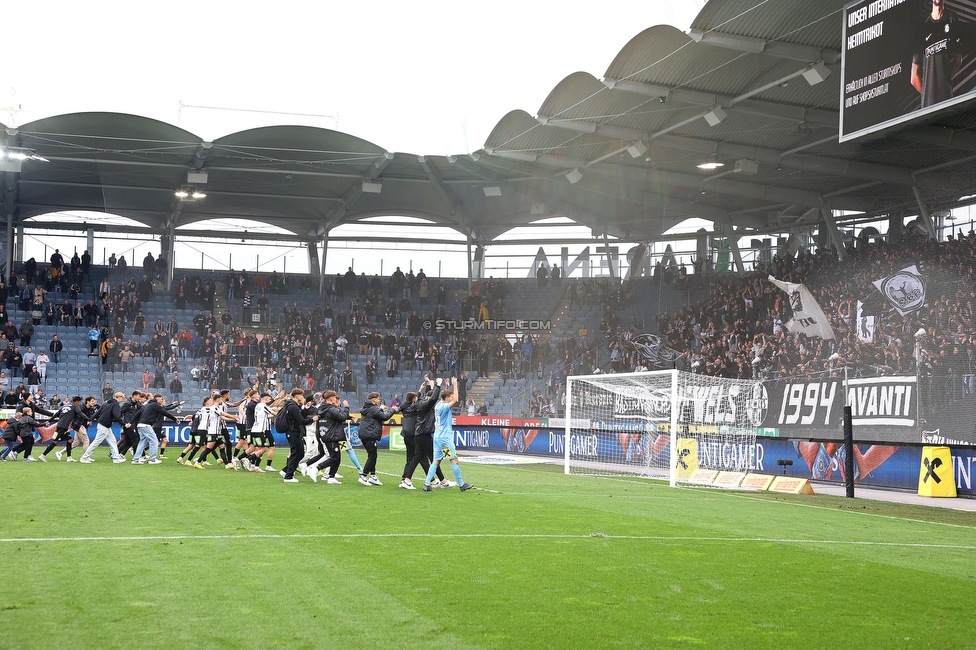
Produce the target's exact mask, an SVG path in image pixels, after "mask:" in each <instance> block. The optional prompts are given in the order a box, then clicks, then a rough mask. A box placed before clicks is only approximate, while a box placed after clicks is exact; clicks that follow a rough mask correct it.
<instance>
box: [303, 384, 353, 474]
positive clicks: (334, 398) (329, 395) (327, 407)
mask: <svg viewBox="0 0 976 650" xmlns="http://www.w3.org/2000/svg"><path fill="white" fill-rule="evenodd" d="M322 397H323V402H324V404H323V405H322V406H321V407H320V408H319V421H318V422H319V424H318V427H317V428H318V438H319V440H320V441H321V443H322V445H323V446H324V447H325V451H326V452H327V453H328V454H329V468H328V478H327V479H326V482H327V483H329V484H330V485H339V476H338V474H336V472H338V471H339V462H340V461H341V460H342V452H341V451H340V450H339V445H340V443H342V442H345V440H346V421H348V420H349V402H348V401H347V400H343V401H342V405H341V406H340V405H339V396H338V395H337V394H336V392H335V391H334V390H327V391H325V393H324V394H323V395H322ZM324 457H325V454H324V453H322V454H319V455H318V456H316V457H315V458H313V459H312V462H311V463H309V465H308V468H307V471H306V474H307V475H308V477H309V478H311V479H312V480H313V481H314V480H316V479H315V477H317V476H318V463H319V461H320V460H322V459H323V458H324Z"/></svg>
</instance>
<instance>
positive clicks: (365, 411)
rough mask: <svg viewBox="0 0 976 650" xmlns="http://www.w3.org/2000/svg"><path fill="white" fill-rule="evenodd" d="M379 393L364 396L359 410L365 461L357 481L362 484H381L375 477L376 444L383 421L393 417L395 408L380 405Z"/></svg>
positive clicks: (360, 435) (360, 437)
mask: <svg viewBox="0 0 976 650" xmlns="http://www.w3.org/2000/svg"><path fill="white" fill-rule="evenodd" d="M379 402H380V394H379V393H376V392H373V393H370V394H369V395H367V396H366V404H364V405H363V407H362V408H361V409H360V410H359V412H360V414H361V417H360V418H359V442H361V443H363V449H365V450H366V463H365V464H363V470H362V473H361V474H360V476H359V482H360V483H362V484H363V485H382V483H380V481H379V479H378V478H376V445H377V443H379V441H380V440H382V439H383V423H384V422H386V421H387V420H389V419H390V418H392V417H393V415H394V413H396V411H397V409H387V408H386V406H385V405H383V406H380V403H379Z"/></svg>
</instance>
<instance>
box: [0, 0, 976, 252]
mask: <svg viewBox="0 0 976 650" xmlns="http://www.w3.org/2000/svg"><path fill="white" fill-rule="evenodd" d="M843 4H844V3H843V2H841V1H840V0H820V1H818V2H759V1H758V0H712V1H711V2H709V3H708V4H707V5H706V6H705V7H704V8H703V10H702V11H701V13H700V14H699V15H698V17H697V18H696V19H695V21H694V22H693V24H692V29H691V31H690V34H685V33H683V32H681V31H679V30H677V29H675V28H673V27H670V26H657V27H651V28H649V29H647V30H645V31H643V32H641V33H640V34H638V35H637V36H635V37H634V38H633V39H632V40H631V41H630V42H629V43H627V44H626V45H624V47H623V49H621V51H620V53H619V54H618V55H617V56H616V58H615V59H614V60H613V61H612V62H611V63H610V65H609V67H608V68H607V71H606V73H605V74H604V76H603V78H602V79H598V78H596V77H593V76H592V75H590V74H588V73H586V72H576V73H573V74H570V75H569V76H567V77H566V78H565V79H564V80H563V81H562V82H561V83H560V84H558V85H557V86H556V87H555V88H554V89H553V90H552V92H551V93H550V94H549V96H548V98H547V99H546V101H545V102H544V103H543V105H542V106H541V107H540V108H539V109H538V113H537V115H535V116H533V115H531V114H529V113H527V112H525V111H521V110H514V111H512V112H510V113H509V114H507V115H505V116H504V117H503V118H502V119H501V120H500V121H499V122H498V124H497V125H496V127H495V128H494V130H493V131H492V133H491V134H490V136H489V137H488V140H487V142H486V143H485V145H484V148H483V149H481V150H479V151H477V152H475V153H473V154H471V155H458V156H456V157H455V156H423V155H415V154H407V153H400V152H396V153H394V152H388V151H386V150H385V149H383V147H381V146H378V145H375V144H373V143H370V142H367V141H365V140H362V139H359V138H356V137H354V136H351V135H348V134H344V133H340V132H336V131H330V130H327V129H319V128H313V127H300V126H272V127H265V128H258V129H253V130H248V131H242V132H239V133H233V134H231V135H227V136H225V137H223V138H219V139H217V140H214V141H213V142H206V141H203V140H202V139H201V138H199V137H197V136H195V135H193V134H192V133H189V132H187V131H185V130H182V129H180V128H178V127H175V126H172V125H169V124H166V123H163V122H159V121H156V120H152V119H148V118H143V117H138V116H134V115H125V114H114V113H79V114H69V115H61V116H57V117H51V118H47V119H42V120H38V121H35V122H31V123H29V124H26V125H23V126H21V127H19V128H16V129H14V128H8V129H7V131H6V135H0V137H2V138H3V140H4V142H3V144H4V145H5V146H6V147H8V148H9V147H14V148H17V147H19V148H21V149H23V150H25V151H26V152H27V153H32V154H34V155H35V156H38V157H41V158H44V159H46V160H47V161H48V162H41V161H38V160H25V161H23V162H22V164H21V165H20V171H19V173H16V172H14V171H13V170H14V169H15V167H16V165H17V164H19V163H17V164H15V163H7V165H8V166H7V167H6V168H5V171H6V173H5V174H4V176H5V178H4V184H3V191H4V201H3V206H4V209H5V210H6V214H9V215H13V217H14V220H15V223H18V224H19V223H21V222H23V221H24V220H26V219H29V218H31V217H34V216H38V215H41V214H46V213H49V212H55V211H65V210H94V211H105V212H110V213H114V214H119V215H123V216H126V217H130V218H132V219H134V220H136V221H139V222H141V223H144V224H146V225H147V227H149V228H151V229H152V230H153V231H155V232H165V231H166V230H167V229H168V228H171V227H176V226H186V225H187V224H192V223H194V222H198V221H202V220H207V219H212V218H227V217H233V218H242V219H252V220H256V221H261V222H266V223H271V224H274V225H277V226H280V227H282V228H285V229H287V230H289V231H291V232H293V233H295V235H296V237H297V238H298V239H306V240H316V239H320V238H323V237H325V236H326V234H327V233H328V232H329V231H330V230H331V229H332V228H334V227H336V226H337V225H340V224H344V223H350V222H355V221H358V220H360V219H363V218H366V217H375V216H380V215H404V216H416V217H422V218H425V219H430V220H432V221H434V222H436V223H437V224H439V225H446V226H449V227H452V228H455V229H456V230H458V231H459V232H462V233H464V234H465V235H467V236H470V238H471V240H472V241H473V242H474V243H479V244H487V243H490V242H491V241H492V240H493V239H494V238H496V237H498V236H499V235H500V234H502V233H504V232H505V231H507V230H509V229H511V228H513V227H516V226H518V225H523V224H526V223H529V222H531V221H535V220H539V219H543V218H546V217H550V216H555V215H562V216H567V217H569V218H571V219H573V220H575V221H576V222H578V223H580V224H583V225H586V226H589V227H591V228H592V229H593V231H594V235H595V236H597V235H601V234H608V235H610V236H616V237H621V238H626V239H628V240H632V241H651V240H655V239H656V238H659V237H660V236H661V235H662V233H664V232H665V231H667V230H668V229H669V228H670V227H672V226H674V225H675V224H677V223H679V222H681V221H683V220H685V219H687V218H690V217H700V218H704V219H707V220H710V221H713V222H715V224H716V228H717V229H719V230H722V229H725V228H728V227H730V226H735V227H737V228H740V229H743V228H744V229H749V230H753V231H759V232H761V231H767V232H769V231H783V230H784V229H789V228H795V227H803V226H810V225H814V224H818V223H823V221H824V219H825V214H829V211H830V210H845V211H853V212H860V213H864V214H866V215H883V214H888V213H904V214H917V213H918V212H919V210H920V208H919V202H921V203H923V204H924V205H925V206H926V207H927V209H929V210H933V211H934V210H938V209H944V208H948V207H952V206H954V205H960V204H963V203H965V202H967V201H969V198H968V197H969V195H972V194H976V189H974V180H973V179H974V178H976V136H974V134H973V133H972V131H971V129H972V127H973V126H974V125H976V111H974V110H964V111H961V112H956V113H954V114H949V115H943V116H942V117H940V118H939V119H938V122H937V123H930V124H926V125H922V126H914V127H912V128H909V129H907V130H904V131H902V132H900V133H897V134H894V135H888V136H887V137H883V138H876V139H873V140H870V141H860V142H852V143H845V144H839V143H838V106H839V102H840V54H839V52H840V46H841V35H842V32H841V28H842V24H841V23H842V11H841V10H842V7H843ZM529 66H530V63H528V62H527V68H528V67H529ZM824 70H826V71H829V73H830V74H829V77H827V79H826V81H824V82H823V83H815V84H813V85H811V83H810V82H808V81H807V78H810V79H811V80H814V81H816V80H817V79H818V78H822V77H823V75H824V74H825V72H824ZM707 160H712V161H715V162H722V163H725V166H724V167H722V168H720V169H718V170H713V171H708V172H703V171H702V170H700V169H699V168H698V165H699V164H701V163H703V162H705V161H707ZM737 161H742V162H739V163H738V164H737ZM10 165H14V166H10ZM736 169H737V170H738V171H735V170H736ZM201 172H203V173H205V174H206V178H205V182H204V178H203V177H202V176H200V175H199V174H200V173H201ZM177 190H187V191H188V192H190V193H191V194H192V192H193V191H194V190H199V191H202V192H205V194H206V198H203V199H200V200H195V201H194V200H188V199H192V197H187V199H181V198H178V197H177V196H175V194H174V193H175V192H176V191H177ZM384 227H385V226H382V225H379V226H377V231H378V232H377V234H378V235H381V234H383V233H382V232H381V229H382V228H384ZM743 234H746V233H745V232H744V233H743Z"/></svg>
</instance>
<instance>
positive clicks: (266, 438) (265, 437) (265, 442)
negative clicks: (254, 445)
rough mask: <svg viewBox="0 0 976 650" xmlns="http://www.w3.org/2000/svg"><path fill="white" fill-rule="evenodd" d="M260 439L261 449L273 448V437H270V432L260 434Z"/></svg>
mask: <svg viewBox="0 0 976 650" xmlns="http://www.w3.org/2000/svg"><path fill="white" fill-rule="evenodd" d="M261 438H262V444H261V446H262V447H274V446H275V440H274V436H273V435H271V432H270V431H265V432H264V434H262V436H261Z"/></svg>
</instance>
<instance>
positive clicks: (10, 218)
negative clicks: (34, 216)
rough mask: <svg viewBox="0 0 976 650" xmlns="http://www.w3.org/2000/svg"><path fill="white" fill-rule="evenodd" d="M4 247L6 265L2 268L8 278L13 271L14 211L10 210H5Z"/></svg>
mask: <svg viewBox="0 0 976 650" xmlns="http://www.w3.org/2000/svg"><path fill="white" fill-rule="evenodd" d="M4 248H5V249H6V250H5V251H4V253H5V254H6V259H5V264H6V266H5V267H4V268H5V269H6V276H7V278H9V277H10V275H11V274H12V273H13V271H14V213H13V212H11V211H10V210H7V243H6V246H4ZM5 280H6V278H5Z"/></svg>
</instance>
